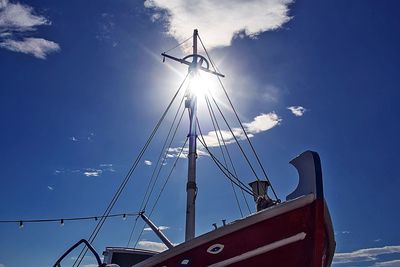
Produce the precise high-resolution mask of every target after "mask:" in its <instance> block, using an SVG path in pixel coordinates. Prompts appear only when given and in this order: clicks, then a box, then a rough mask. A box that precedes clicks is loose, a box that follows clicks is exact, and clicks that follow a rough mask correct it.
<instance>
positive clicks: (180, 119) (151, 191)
mask: <svg viewBox="0 0 400 267" xmlns="http://www.w3.org/2000/svg"><path fill="white" fill-rule="evenodd" d="M179 109H180V107H179ZM179 109H178V110H177V112H178V111H179ZM184 112H185V109H183V110H182V114H181V116H180V118H179V120H178V123H177V125H176V127H175V130H174V133H173V135H172V138H171V140H170V142H169V144H168V147H171V144H172V142H173V141H174V139H175V135H176V132H177V131H178V128H179V125H180V123H181V121H182V118H183V115H184ZM177 114H178V113H177ZM173 124H174V123H173ZM173 124H172V126H173ZM166 141H167V140H166ZM166 158H167V153H164V157H163V160H162V161H161V165H160V168H159V171H158V173H157V176H156V179H155V181H154V183H153V186H152V188H151V190H150V193H149V197H148V198H147V200H146V202H145V203H144V205H143V206H142V207H141V209H140V210H141V211H144V210H145V209H146V207H147V204H148V202H149V200H150V196H151V194H152V193H153V190H154V187H155V184H156V181H157V180H158V177H159V175H160V171H161V168H162V167H163V163H164V162H165V161H166ZM143 200H144V199H143ZM142 203H143V202H142ZM136 225H137V221H135V224H134V227H133V228H132V231H131V234H130V236H129V241H128V245H127V246H129V244H130V242H131V239H132V235H133V232H134V231H135V227H136Z"/></svg>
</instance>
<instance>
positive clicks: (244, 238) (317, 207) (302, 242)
mask: <svg viewBox="0 0 400 267" xmlns="http://www.w3.org/2000/svg"><path fill="white" fill-rule="evenodd" d="M281 205H282V206H283V207H272V208H270V209H267V210H264V211H261V212H259V213H257V214H255V215H252V216H249V217H247V218H244V219H242V220H239V221H236V222H234V223H232V224H230V225H227V226H225V227H223V228H220V229H217V230H215V231H213V232H210V233H207V234H205V235H203V236H200V237H198V238H195V239H193V240H191V241H189V242H186V243H184V244H182V245H178V246H177V247H174V248H172V249H169V250H168V251H165V252H162V253H160V254H158V255H155V256H153V257H151V258H149V259H148V260H146V261H144V262H142V263H139V264H138V265H135V266H160V267H161V266H168V267H169V266H212V267H217V266H274V267H279V266H282V267H290V266H293V267H294V266H296V267H299V266H304V267H312V266H315V267H317V266H318V267H320V266H323V267H325V266H329V265H330V262H331V258H332V256H333V249H334V245H333V247H332V244H331V243H332V242H330V241H332V240H333V236H332V234H331V232H332V225H331V223H330V218H329V213H328V211H327V207H326V205H325V203H324V201H323V200H319V199H313V196H312V195H308V196H304V197H301V198H299V199H295V200H292V201H289V202H287V203H283V204H281ZM285 205H286V206H285ZM298 206H300V207H298ZM293 207H294V208H293ZM278 208H280V210H278V211H276V209H278ZM292 208H293V209H292ZM276 212H277V213H278V214H277V215H276V216H273V215H275V213H276ZM269 213H274V214H272V215H271V217H269V216H268V214H269ZM263 217H266V219H264V218H263ZM253 222H254V223H253ZM224 228H227V229H226V230H225V229H224ZM229 228H231V229H229ZM215 246H216V247H217V248H216V249H217V250H218V249H219V250H218V251H217V253H215V252H214V251H212V250H210V248H211V249H212V248H213V247H215Z"/></svg>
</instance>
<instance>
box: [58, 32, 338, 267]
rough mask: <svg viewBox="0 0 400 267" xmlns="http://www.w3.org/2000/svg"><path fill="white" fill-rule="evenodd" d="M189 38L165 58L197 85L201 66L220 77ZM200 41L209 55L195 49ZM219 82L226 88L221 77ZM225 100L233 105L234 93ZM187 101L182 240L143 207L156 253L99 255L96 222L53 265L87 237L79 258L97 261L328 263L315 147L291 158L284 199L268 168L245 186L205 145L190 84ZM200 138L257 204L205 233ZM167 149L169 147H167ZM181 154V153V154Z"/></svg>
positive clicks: (330, 247) (327, 227) (278, 266)
mask: <svg viewBox="0 0 400 267" xmlns="http://www.w3.org/2000/svg"><path fill="white" fill-rule="evenodd" d="M190 39H191V40H192V41H193V44H192V49H193V51H192V54H190V55H188V56H186V57H183V58H178V57H175V56H172V55H170V54H168V53H166V52H165V53H162V57H163V59H164V61H165V60H166V59H168V60H172V61H176V62H179V63H181V64H185V65H187V66H188V74H187V76H186V77H189V79H192V83H194V82H195V78H196V76H197V75H198V74H199V73H200V72H204V73H208V74H209V75H214V76H216V77H217V78H218V80H219V81H221V80H220V79H221V78H222V77H224V75H223V74H221V73H220V72H219V71H218V69H217V68H216V67H215V64H214V63H213V61H212V60H211V59H210V57H209V53H208V52H207V50H206V48H205V47H204V44H203V42H202V40H201V38H200V37H199V34H198V31H197V30H194V32H193V35H192V36H191V37H190ZM199 40H200V42H201V44H202V46H203V48H204V51H205V53H206V56H203V55H201V54H200V53H198V41H199ZM185 79H186V78H185ZM221 86H222V87H223V84H222V82H221ZM225 93H226V91H225ZM227 97H228V96H227ZM228 100H229V103H230V104H232V103H231V101H230V99H229V97H228ZM184 103H185V109H186V110H187V111H188V113H189V133H188V136H187V142H185V144H186V143H188V148H187V151H186V157H187V158H188V174H187V184H186V192H187V204H186V228H185V241H184V242H182V243H180V244H177V245H176V244H173V243H172V242H171V241H170V240H169V239H168V238H167V236H166V235H165V234H164V233H163V232H162V230H161V228H160V227H157V226H156V225H155V224H154V223H153V222H152V221H151V220H150V216H148V214H146V212H145V211H144V210H141V211H140V212H139V213H138V217H140V218H142V219H143V221H144V222H145V223H146V224H147V225H148V226H149V227H150V228H151V229H152V230H153V231H154V233H155V234H156V235H157V236H158V237H159V238H160V240H161V241H162V242H163V243H164V244H165V246H166V248H167V249H166V250H164V251H162V252H157V251H151V250H145V249H139V248H132V247H107V248H106V249H105V251H104V252H103V255H104V258H103V260H101V258H100V256H99V255H98V253H97V252H96V251H95V250H94V249H93V247H92V243H93V241H94V238H95V237H96V235H97V233H98V231H99V229H100V228H101V226H102V224H101V222H99V224H98V225H97V226H96V229H95V231H94V232H93V233H92V235H91V236H90V238H89V239H88V240H85V239H82V240H80V241H79V242H78V243H76V244H75V245H73V246H72V247H71V248H70V249H68V250H67V251H66V252H65V253H64V254H63V255H62V256H61V257H60V258H59V259H58V260H57V261H56V263H55V264H54V266H55V267H59V266H61V262H62V260H63V259H64V258H65V257H66V256H67V255H69V253H71V251H73V250H74V249H76V248H77V247H78V246H79V245H81V244H82V243H84V244H85V245H86V248H85V249H84V250H82V251H81V253H80V254H79V257H81V259H82V258H83V256H84V255H85V254H86V252H87V251H89V250H90V251H91V252H92V253H93V254H94V255H95V258H96V260H97V264H98V266H110V267H111V266H120V267H132V266H135V267H142V266H143V267H150V266H158V267H173V266H209V267H222V266H271V267H301V266H303V267H327V266H330V265H331V263H332V259H333V255H334V252H335V239H334V234H333V225H332V221H331V218H330V214H329V209H328V205H327V202H326V200H325V197H324V189H323V179H322V167H321V161H320V157H319V155H318V153H316V152H314V151H305V152H303V153H301V154H299V155H298V156H297V157H295V158H294V159H292V160H291V161H290V163H291V164H292V165H293V166H294V167H295V168H296V169H297V171H298V176H299V178H298V179H299V181H298V185H297V187H296V188H295V190H294V191H293V192H292V193H290V194H289V195H288V196H287V197H286V199H285V201H281V200H279V199H278V198H277V196H276V194H275V191H274V190H273V189H272V187H271V182H270V181H269V179H268V177H267V176H266V174H265V172H264V169H263V168H261V169H262V171H263V173H264V174H265V177H263V178H262V179H261V178H258V176H256V178H257V179H256V180H255V181H254V182H252V183H250V184H248V185H247V184H244V183H243V182H242V181H241V180H240V179H239V178H238V177H237V175H236V174H235V171H234V170H232V169H230V168H228V164H224V163H223V162H222V160H219V159H218V158H217V157H216V156H215V155H214V153H213V152H212V149H210V148H209V147H208V146H207V143H206V140H205V138H204V136H203V134H202V132H201V128H200V125H199V124H198V120H197V95H196V94H195V93H193V92H192V91H190V90H189V91H188V92H186V93H185V96H184ZM169 106H170V105H169ZM232 108H233V106H232ZM233 111H234V112H235V114H236V118H237V119H238V121H239V123H240V126H241V128H240V129H241V130H242V132H241V133H242V139H240V140H237V139H236V138H235V133H234V132H233V131H232V130H231V128H229V129H230V132H231V134H232V136H231V137H233V138H234V140H235V141H234V143H236V144H239V143H240V141H241V140H242V141H243V140H247V141H248V142H249V145H250V147H251V150H252V151H253V152H254V153H255V155H256V159H257V161H258V163H259V164H260V166H262V165H261V163H260V162H259V158H258V157H257V154H256V152H255V149H254V147H253V145H252V143H251V142H250V139H249V136H248V134H247V133H246V129H245V127H243V124H242V123H241V122H240V120H239V117H238V115H237V113H236V111H235V109H233ZM162 118H163V117H162ZM157 125H159V124H157ZM219 128H220V127H219V126H218V125H217V127H216V133H217V136H218V130H217V129H219ZM219 137H220V138H221V143H219V146H218V147H223V146H224V147H225V148H226V144H225V141H224V140H223V135H222V134H220V135H219ZM197 142H200V143H201V145H202V146H203V148H204V149H205V150H206V151H205V152H206V153H208V155H209V156H210V158H211V159H212V160H213V161H214V162H215V163H216V164H217V166H218V168H219V169H220V170H221V171H222V172H223V174H224V175H226V177H227V178H229V179H230V181H231V183H232V185H235V186H238V187H239V188H240V189H241V190H242V191H245V192H247V193H249V194H251V196H252V198H253V200H254V202H255V207H256V210H255V211H254V212H252V213H251V214H249V215H247V216H243V217H242V218H239V219H237V220H235V221H232V222H229V223H226V222H225V221H224V222H223V225H222V226H220V227H217V226H216V225H214V226H215V227H214V229H212V230H211V231H209V232H207V233H204V234H202V235H200V236H195V229H196V227H195V225H196V224H195V222H196V212H195V207H196V194H197V184H196V160H197V157H198V148H197ZM163 150H164V151H165V149H163ZM184 150H185V145H183V146H182V150H181V151H180V152H179V153H181V152H183V151H184ZM141 152H142V151H141ZM180 156H181V155H180V154H179V155H178V156H177V158H179V157H180ZM140 159H141V156H140V157H138V159H137V160H138V161H135V163H134V166H133V168H131V170H130V171H129V173H128V174H129V175H127V178H129V176H130V175H131V174H132V172H133V171H134V169H135V166H136V165H137V164H138V162H139V161H140ZM135 164H136V165H135ZM126 182H127V180H126V179H125V180H124V181H123V183H122V184H121V187H120V188H119V189H118V191H117V194H116V196H117V197H116V198H113V200H112V201H111V203H110V205H109V206H108V208H107V210H106V212H105V216H103V217H104V218H107V216H106V215H107V214H109V212H110V211H111V209H112V207H113V205H114V204H115V201H116V199H118V196H119V195H120V192H121V190H123V187H124V186H125V185H126ZM124 183H125V185H124ZM183 190H184V188H183ZM270 191H272V192H273V194H274V195H275V199H273V198H271V197H270V196H269V195H268V194H269V192H270ZM103 217H102V218H103ZM103 223H104V222H103ZM79 257H78V258H79ZM80 262H81V261H80ZM80 262H75V263H74V266H79V264H80Z"/></svg>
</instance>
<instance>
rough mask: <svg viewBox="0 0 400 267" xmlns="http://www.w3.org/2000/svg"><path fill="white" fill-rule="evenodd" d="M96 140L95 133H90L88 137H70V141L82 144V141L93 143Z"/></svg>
mask: <svg viewBox="0 0 400 267" xmlns="http://www.w3.org/2000/svg"><path fill="white" fill-rule="evenodd" d="M93 138H94V133H89V134H87V135H82V136H79V137H78V136H70V137H69V138H68V139H69V140H71V141H72V142H80V141H89V142H91V141H93Z"/></svg>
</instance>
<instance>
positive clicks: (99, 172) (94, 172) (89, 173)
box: [83, 169, 103, 177]
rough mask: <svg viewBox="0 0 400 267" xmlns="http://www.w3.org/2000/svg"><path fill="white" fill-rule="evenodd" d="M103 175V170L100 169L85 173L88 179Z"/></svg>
mask: <svg viewBox="0 0 400 267" xmlns="http://www.w3.org/2000/svg"><path fill="white" fill-rule="evenodd" d="M102 173H103V170H100V169H86V170H85V172H84V173H83V174H84V175H85V176H87V177H98V176H100V175H101V174H102Z"/></svg>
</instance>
